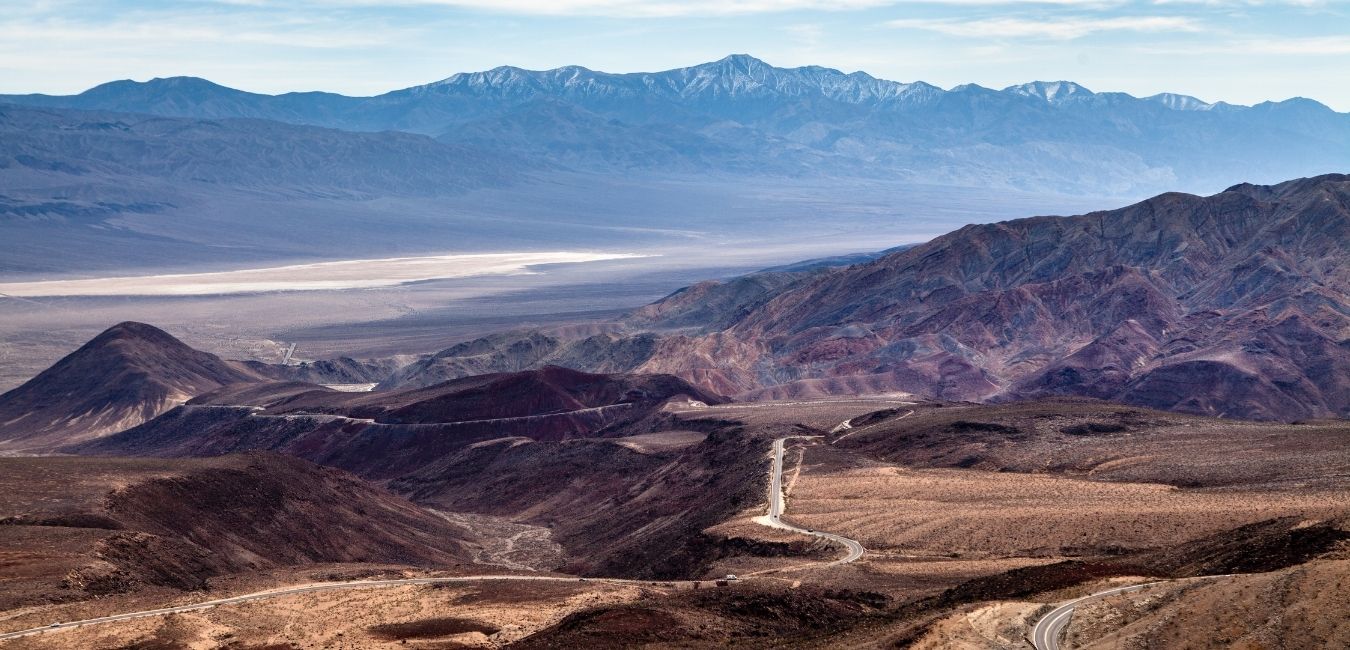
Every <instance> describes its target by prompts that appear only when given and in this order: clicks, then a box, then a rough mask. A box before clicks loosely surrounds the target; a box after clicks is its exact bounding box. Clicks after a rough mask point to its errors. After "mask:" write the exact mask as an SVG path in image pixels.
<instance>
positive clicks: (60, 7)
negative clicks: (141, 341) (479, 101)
mask: <svg viewBox="0 0 1350 650" xmlns="http://www.w3.org/2000/svg"><path fill="white" fill-rule="evenodd" d="M732 53H746V54H751V55H754V56H756V57H759V58H761V59H764V60H765V61H767V62H769V63H771V64H774V65H778V66H784V67H791V66H799V65H823V66H828V67H832V68H838V69H840V70H844V71H846V72H852V71H854V70H862V71H865V72H868V73H870V74H872V75H874V76H877V77H881V78H884V79H892V80H896V81H906V82H908V81H926V82H928V83H932V84H935V85H938V86H941V87H944V88H950V87H952V86H955V85H958V84H963V83H977V84H980V85H982V86H988V87H992V88H1003V87H1006V86H1009V85H1013V84H1018V83H1024V82H1027V81H1034V80H1045V81H1056V80H1070V81H1076V82H1078V83H1080V84H1082V85H1084V86H1086V87H1088V88H1089V89H1092V90H1095V91H1123V92H1128V93H1130V94H1133V95H1136V96H1146V95H1152V94H1155V93H1158V92H1177V93H1182V94H1188V95H1194V96H1196V97H1199V98H1200V99H1203V100H1205V101H1211V102H1212V101H1227V102H1232V103H1238V104H1253V103H1257V102H1261V101H1265V100H1281V99H1286V98H1289V97H1309V98H1312V99H1316V100H1318V101H1321V102H1322V103H1324V104H1327V105H1329V106H1331V107H1332V108H1334V109H1336V110H1338V111H1343V112H1350V0H1040V1H1032V0H686V1H679V0H177V1H168V0H0V93H28V92H43V93H51V94H71V93H76V92H79V91H82V90H84V89H87V88H89V87H92V86H95V85H97V84H99V83H103V82H105V81H111V80H117V79H137V80H145V79H150V78H153V77H169V76H176V75H190V76H197V77H204V78H207V79H211V80H212V81H215V82H217V83H221V84H224V85H227V86H231V87H234V88H240V89H243V90H249V91H254V92H264V93H280V92H287V91H296V90H326V91H332V92H340V93H343V94H349V95H372V94H379V93H382V92H386V91H389V90H395V89H399V88H406V87H408V86H414V85H419V84H424V83H428V82H432V81H436V80H438V79H443V78H445V77H448V76H450V75H451V74H454V73H456V72H466V71H476V70H486V69H489V68H493V67H497V66H500V65H515V66H520V67H524V68H529V69H547V68H555V67H558V66H562V65H582V66H586V67H588V68H592V69H596V70H604V71H608V72H635V71H655V70H666V69H670V68H677V67H684V66H689V65H695V64H698V63H703V62H706V61H712V60H716V59H720V58H722V57H724V56H726V55H728V54H732Z"/></svg>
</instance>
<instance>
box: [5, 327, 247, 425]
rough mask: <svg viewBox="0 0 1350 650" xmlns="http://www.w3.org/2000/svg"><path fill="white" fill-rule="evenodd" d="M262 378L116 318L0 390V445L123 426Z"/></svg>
mask: <svg viewBox="0 0 1350 650" xmlns="http://www.w3.org/2000/svg"><path fill="white" fill-rule="evenodd" d="M255 381H263V377H262V376H260V375H258V374H257V373H255V372H253V371H251V370H249V369H248V368H247V367H246V366H244V365H243V364H240V363H237V362H233V361H225V360H223V359H221V358H220V357H218V356H216V355H214V354H210V353H207V352H202V351H199V350H195V349H193V348H191V347H189V346H187V345H186V344H184V343H183V342H182V341H179V340H178V339H176V338H174V337H173V336H171V335H169V334H168V333H167V332H164V331H163V330H160V329H158V328H155V327H152V326H150V325H146V324H144V323H134V322H126V323H120V324H118V325H115V326H113V327H111V328H109V329H107V330H106V331H104V332H103V333H102V334H99V335H98V336H97V337H94V339H92V340H90V341H89V342H88V343H86V344H85V345H84V346H83V347H81V348H80V349H78V350H76V351H75V352H72V353H71V354H69V355H67V356H66V357H65V358H63V359H61V360H60V361H58V362H57V363H56V364H55V365H53V366H52V367H51V368H48V369H47V370H45V371H43V372H42V373H41V374H39V375H38V376H36V377H34V378H33V379H31V380H29V381H28V382H26V383H25V384H23V385H22V386H19V387H18V388H15V389H14V390H11V391H9V392H7V393H5V394H3V395H0V449H2V450H7V451H15V450H24V449H42V448H51V447H53V446H56V445H59V444H71V443H75V442H80V441H84V440H89V439H92V438H96V437H98V436H100V435H105V434H108V433H112V432H116V431H121V430H123V429H126V428H129V427H132V426H135V425H137V424H140V423H142V422H144V421H146V420H149V419H151V418H153V417H155V416H156V415H159V414H160V413H163V412H164V411H167V410H169V409H170V408H173V407H174V406H176V405H178V404H181V403H182V402H184V401H186V400H188V399H190V398H192V397H193V396H195V395H198V394H201V393H204V392H207V391H210V390H215V389H217V388H220V387H222V386H225V385H227V384H233V383H238V382H255Z"/></svg>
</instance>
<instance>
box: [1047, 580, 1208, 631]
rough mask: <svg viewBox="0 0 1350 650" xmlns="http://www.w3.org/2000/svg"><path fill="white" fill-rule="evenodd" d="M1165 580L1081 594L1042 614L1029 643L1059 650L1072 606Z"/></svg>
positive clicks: (1139, 588) (1146, 586)
mask: <svg viewBox="0 0 1350 650" xmlns="http://www.w3.org/2000/svg"><path fill="white" fill-rule="evenodd" d="M1232 575H1233V574H1230V573H1226V574H1223V575H1215V576H1200V577H1198V578H1187V579H1188V580H1212V579H1214V578H1228V577H1232ZM1167 582H1171V581H1169V580H1158V581H1155V582H1146V583H1144V584H1139V585H1130V586H1128V587H1116V588H1114V589H1107V590H1106V591H1099V592H1097V593H1095V594H1090V595H1087V596H1083V597H1082V598H1076V599H1074V600H1071V601H1069V602H1067V603H1063V604H1061V605H1060V606H1059V607H1056V608H1054V609H1052V610H1050V613H1049V614H1046V615H1045V616H1042V617H1041V620H1039V621H1036V627H1034V628H1032V629H1031V644H1032V645H1034V646H1036V650H1060V646H1059V637H1060V635H1061V634H1062V633H1063V632H1064V628H1066V627H1068V626H1069V621H1071V620H1073V610H1074V608H1076V607H1078V606H1079V605H1082V604H1083V603H1086V602H1088V601H1090V600H1097V599H1099V598H1106V597H1107V596H1114V595H1116V594H1127V593H1130V592H1132V591H1139V590H1141V589H1146V588H1148V587H1152V586H1154V585H1160V584H1165V583H1167Z"/></svg>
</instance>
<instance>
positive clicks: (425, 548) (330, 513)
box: [0, 454, 469, 609]
mask: <svg viewBox="0 0 1350 650" xmlns="http://www.w3.org/2000/svg"><path fill="white" fill-rule="evenodd" d="M0 488H3V489H2V490H0V492H3V495H0V557H6V558H10V559H11V560H18V561H17V562H14V561H11V562H6V563H0V574H2V575H0V609H8V608H11V607H13V606H16V605H20V604H23V603H25V602H40V601H45V600H49V599H62V600H65V599H80V598H85V597H89V596H95V595H100V594H107V593H114V592H122V591H130V590H135V589H139V588H142V587H146V586H160V587H170V588H176V589H187V590H198V589H203V588H205V587H206V586H207V582H206V581H207V580H208V579H209V578H211V577H213V576H218V575H224V574H230V573H238V572H248V571H254V570H259V569H270V568H275V567H285V566H303V565H308V564H315V563H362V562H365V563H383V564H391V563H392V564H400V565H412V566H447V565H451V564H455V563H462V562H465V561H466V560H465V558H467V557H468V555H469V553H468V552H466V550H465V541H464V540H465V539H466V537H467V536H468V535H469V533H467V531H465V530H463V529H460V528H458V527H456V526H453V525H451V524H449V523H448V522H446V521H445V520H444V519H442V518H440V517H437V516H435V515H433V514H431V513H429V512H426V511H425V510H422V509H421V508H418V507H416V506H414V505H413V504H411V503H409V502H408V501H406V500H404V499H401V498H399V497H396V496H394V495H393V494H390V493H389V492H386V491H384V490H382V489H379V488H376V487H374V486H372V485H370V484H368V483H365V482H363V481H361V480H359V479H357V478H355V477H353V476H351V475H350V474H347V473H346V472H342V471H339V470H335V469H331V468H322V467H316V466H314V465H312V464H310V463H307V462H305V461H302V460H299V459H295V458H286V457H283V456H277V455H272V454H250V455H245V456H226V457H222V458H212V459H176V460H172V461H166V460H157V459H118V458H73V457H51V458H4V459H0Z"/></svg>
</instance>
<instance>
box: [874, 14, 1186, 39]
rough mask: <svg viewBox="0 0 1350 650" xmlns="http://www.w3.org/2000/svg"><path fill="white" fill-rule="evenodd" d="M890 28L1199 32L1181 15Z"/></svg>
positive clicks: (1009, 33)
mask: <svg viewBox="0 0 1350 650" xmlns="http://www.w3.org/2000/svg"><path fill="white" fill-rule="evenodd" d="M886 25H887V26H889V27H896V28H900V29H921V30H925V31H930V32H936V33H939V34H945V35H948V36H964V37H971V38H1045V39H1053V40H1072V39H1075V38H1082V37H1084V36H1089V35H1091V34H1095V33H1098V32H1122V31H1123V32H1199V31H1202V30H1201V28H1200V25H1199V24H1198V23H1196V22H1195V20H1194V19H1191V18H1186V17H1181V16H1119V17H1112V18H1083V17H1079V18H1054V19H1046V20H1032V19H1027V18H982V19H977V20H960V19H924V18H913V19H908V18H906V19H900V20H891V21H888V22H886Z"/></svg>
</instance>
